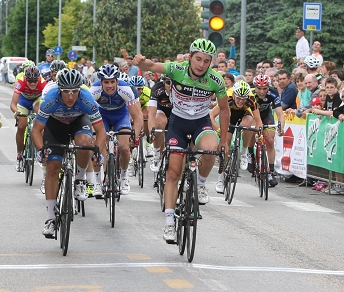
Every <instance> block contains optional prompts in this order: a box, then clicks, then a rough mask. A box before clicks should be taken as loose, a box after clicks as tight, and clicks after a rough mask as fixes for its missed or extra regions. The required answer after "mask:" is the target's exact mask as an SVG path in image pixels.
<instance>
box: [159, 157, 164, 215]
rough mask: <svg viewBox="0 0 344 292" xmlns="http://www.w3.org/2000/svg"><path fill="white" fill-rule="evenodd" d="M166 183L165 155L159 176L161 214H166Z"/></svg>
mask: <svg viewBox="0 0 344 292" xmlns="http://www.w3.org/2000/svg"><path fill="white" fill-rule="evenodd" d="M165 182H166V169H165V155H163V156H162V158H161V164H160V168H159V171H158V174H157V183H158V194H159V197H160V208H161V212H165V199H164V187H165Z"/></svg>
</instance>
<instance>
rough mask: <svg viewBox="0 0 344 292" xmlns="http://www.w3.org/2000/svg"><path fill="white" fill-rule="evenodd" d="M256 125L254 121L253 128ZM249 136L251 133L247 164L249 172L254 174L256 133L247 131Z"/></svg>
mask: <svg viewBox="0 0 344 292" xmlns="http://www.w3.org/2000/svg"><path fill="white" fill-rule="evenodd" d="M255 125H256V121H255V120H253V122H252V124H251V126H255ZM246 132H247V134H248V133H250V134H251V135H250V138H249V141H248V153H247V162H248V167H247V170H248V171H249V172H250V173H254V144H255V142H256V139H255V134H256V133H255V132H250V131H246Z"/></svg>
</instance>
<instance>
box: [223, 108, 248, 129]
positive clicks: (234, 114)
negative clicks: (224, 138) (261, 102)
mask: <svg viewBox="0 0 344 292" xmlns="http://www.w3.org/2000/svg"><path fill="white" fill-rule="evenodd" d="M244 116H251V117H253V116H252V112H251V111H248V110H241V111H231V117H230V120H229V127H228V132H229V133H232V134H233V133H234V130H235V128H233V127H231V126H230V125H237V124H240V121H241V120H242V118H243V117H244Z"/></svg>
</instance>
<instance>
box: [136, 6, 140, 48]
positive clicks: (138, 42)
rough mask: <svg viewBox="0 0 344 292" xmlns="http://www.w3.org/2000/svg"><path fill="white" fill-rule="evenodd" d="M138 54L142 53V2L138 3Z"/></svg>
mask: <svg viewBox="0 0 344 292" xmlns="http://www.w3.org/2000/svg"><path fill="white" fill-rule="evenodd" d="M136 35H137V37H136V54H140V53H141V0H138V1H137V33H136Z"/></svg>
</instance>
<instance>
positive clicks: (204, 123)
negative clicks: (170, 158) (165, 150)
mask: <svg viewBox="0 0 344 292" xmlns="http://www.w3.org/2000/svg"><path fill="white" fill-rule="evenodd" d="M189 134H190V135H191V138H192V141H193V142H194V144H195V146H196V147H198V143H199V140H200V138H201V137H202V136H203V135H205V134H213V135H215V136H216V137H217V134H216V132H215V131H214V130H213V128H212V125H211V120H210V116H209V115H207V116H205V117H203V118H200V119H196V120H186V119H183V118H180V117H178V116H176V115H174V114H171V116H170V119H169V126H168V131H167V135H166V143H168V144H170V145H171V147H172V148H181V149H185V148H187V146H188V139H187V135H189Z"/></svg>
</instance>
